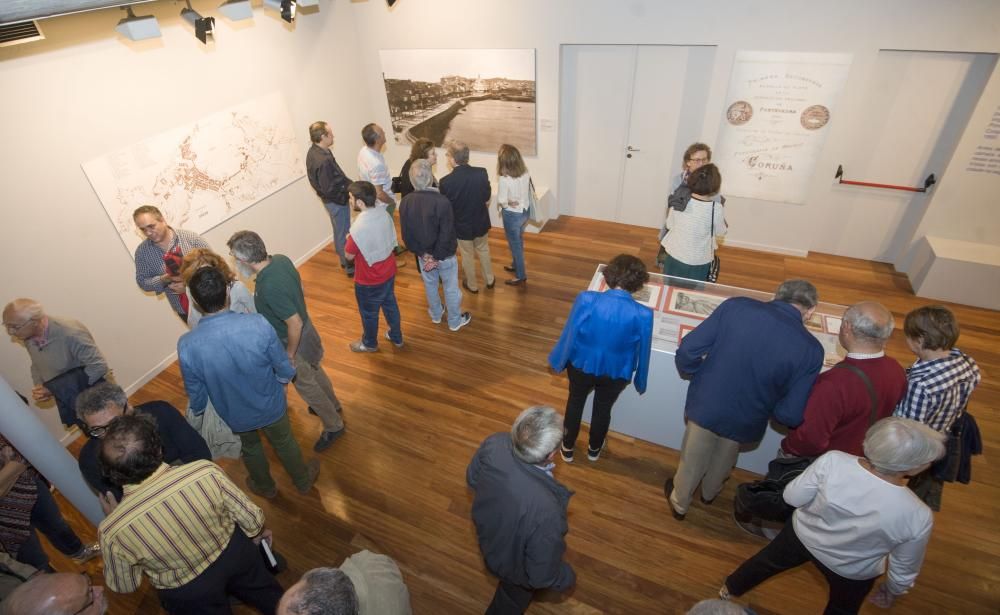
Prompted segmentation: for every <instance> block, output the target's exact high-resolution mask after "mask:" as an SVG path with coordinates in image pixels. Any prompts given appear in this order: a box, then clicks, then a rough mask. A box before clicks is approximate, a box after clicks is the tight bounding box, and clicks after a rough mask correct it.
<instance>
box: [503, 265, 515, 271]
mask: <svg viewBox="0 0 1000 615" xmlns="http://www.w3.org/2000/svg"><path fill="white" fill-rule="evenodd" d="M503 270H504V271H509V272H511V273H513V272H515V271H517V269H514V265H504V266H503Z"/></svg>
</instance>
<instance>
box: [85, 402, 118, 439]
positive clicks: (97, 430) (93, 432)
mask: <svg viewBox="0 0 1000 615" xmlns="http://www.w3.org/2000/svg"><path fill="white" fill-rule="evenodd" d="M126 410H128V400H126V401H125V403H124V404H122V414H125V411H126ZM116 418H118V417H117V416H116V417H115V419H116ZM115 419H111V420H110V421H108V422H107V423H105V424H104V425H98V426H97V427H88V428H87V434H88V435H90V437H91V438H102V437H104V434H106V433H108V427H111V423H114V422H115Z"/></svg>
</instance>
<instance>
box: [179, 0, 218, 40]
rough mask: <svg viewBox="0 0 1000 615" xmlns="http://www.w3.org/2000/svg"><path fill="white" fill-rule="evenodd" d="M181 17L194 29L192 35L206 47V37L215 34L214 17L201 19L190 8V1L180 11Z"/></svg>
mask: <svg viewBox="0 0 1000 615" xmlns="http://www.w3.org/2000/svg"><path fill="white" fill-rule="evenodd" d="M181 17H182V18H183V19H184V21H186V22H188V23H189V24H191V26H192V27H193V28H194V35H195V36H196V37H198V40H199V41H201V42H202V43H204V44H206V45H207V44H208V37H209V36H212V34H214V32H215V17H202V16H201V14H199V13H198V11H196V10H194V9H193V8H191V0H187V7H186V8H183V9H181Z"/></svg>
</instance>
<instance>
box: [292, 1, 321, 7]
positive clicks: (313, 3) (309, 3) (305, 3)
mask: <svg viewBox="0 0 1000 615" xmlns="http://www.w3.org/2000/svg"><path fill="white" fill-rule="evenodd" d="M296 3H297V4H298V5H299V8H302V7H304V6H319V0H296Z"/></svg>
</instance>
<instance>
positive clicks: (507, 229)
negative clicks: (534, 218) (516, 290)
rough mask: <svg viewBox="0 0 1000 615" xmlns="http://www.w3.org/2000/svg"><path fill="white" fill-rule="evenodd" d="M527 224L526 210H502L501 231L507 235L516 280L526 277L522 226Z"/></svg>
mask: <svg viewBox="0 0 1000 615" xmlns="http://www.w3.org/2000/svg"><path fill="white" fill-rule="evenodd" d="M527 224H528V210H527V209H526V210H524V211H523V212H521V213H517V212H513V211H510V210H509V209H504V210H503V232H504V234H505V235H507V245H509V246H510V254H511V257H512V258H513V261H514V275H515V276H517V279H518V280H524V279H527V277H528V274H526V273H525V271H524V227H525V226H527Z"/></svg>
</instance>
